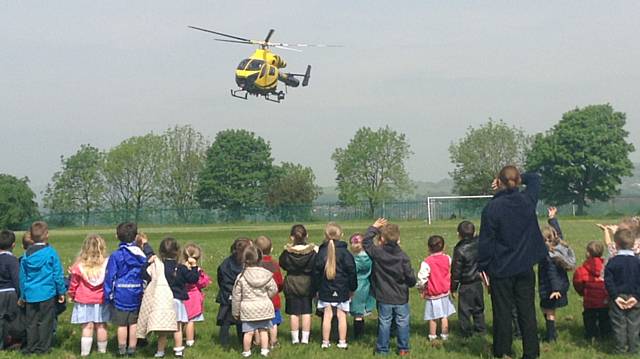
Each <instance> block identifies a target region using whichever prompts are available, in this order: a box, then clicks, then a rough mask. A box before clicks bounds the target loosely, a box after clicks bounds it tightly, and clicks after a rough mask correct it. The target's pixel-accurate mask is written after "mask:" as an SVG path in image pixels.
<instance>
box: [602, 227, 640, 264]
mask: <svg viewBox="0 0 640 359" xmlns="http://www.w3.org/2000/svg"><path fill="white" fill-rule="evenodd" d="M597 226H598V227H599V228H600V229H602V230H603V234H604V243H605V245H606V246H607V250H608V252H609V256H611V257H613V256H615V255H616V254H617V252H618V250H617V249H616V244H615V243H614V242H613V240H612V238H613V235H614V234H615V233H616V231H617V230H618V229H628V230H630V231H631V234H632V235H633V236H634V238H635V241H634V243H633V248H632V250H633V253H634V254H635V255H636V256H640V217H630V218H624V219H622V221H620V223H619V224H618V225H602V224H597Z"/></svg>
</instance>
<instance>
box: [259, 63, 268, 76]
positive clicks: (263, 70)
mask: <svg viewBox="0 0 640 359" xmlns="http://www.w3.org/2000/svg"><path fill="white" fill-rule="evenodd" d="M266 74H267V65H264V66H262V71H260V76H259V77H260V78H262V77H264V75H266Z"/></svg>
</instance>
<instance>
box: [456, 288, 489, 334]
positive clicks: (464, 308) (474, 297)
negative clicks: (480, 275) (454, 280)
mask: <svg viewBox="0 0 640 359" xmlns="http://www.w3.org/2000/svg"><path fill="white" fill-rule="evenodd" d="M471 318H473V324H471ZM458 319H459V322H460V329H461V331H462V334H463V335H464V336H470V335H472V334H473V333H474V332H475V333H484V332H486V331H487V328H486V326H485V323H484V287H483V286H482V282H481V281H477V282H475V283H469V284H461V285H460V289H459V290H458Z"/></svg>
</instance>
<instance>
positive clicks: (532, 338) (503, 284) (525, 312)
mask: <svg viewBox="0 0 640 359" xmlns="http://www.w3.org/2000/svg"><path fill="white" fill-rule="evenodd" d="M535 287H536V277H535V274H534V272H533V268H532V269H531V270H529V271H526V272H524V273H520V274H517V275H514V276H512V277H507V278H491V303H492V305H493V355H494V356H495V357H502V356H504V355H508V356H512V355H513V352H512V350H511V344H512V342H513V332H512V330H513V327H512V319H513V308H514V307H515V309H516V311H517V313H518V324H519V325H520V331H521V333H522V349H523V355H522V357H523V358H524V359H532V358H537V357H539V356H540V344H539V342H538V325H537V322H536V307H535Z"/></svg>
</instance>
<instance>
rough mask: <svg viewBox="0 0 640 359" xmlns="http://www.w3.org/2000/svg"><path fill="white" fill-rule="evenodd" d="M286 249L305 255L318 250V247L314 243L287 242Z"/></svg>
mask: <svg viewBox="0 0 640 359" xmlns="http://www.w3.org/2000/svg"><path fill="white" fill-rule="evenodd" d="M284 250H285V251H287V252H289V253H291V254H299V255H305V254H309V253H311V252H313V251H316V252H317V251H318V248H317V247H316V245H315V244H313V243H307V244H297V245H293V244H287V245H286V246H284Z"/></svg>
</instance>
